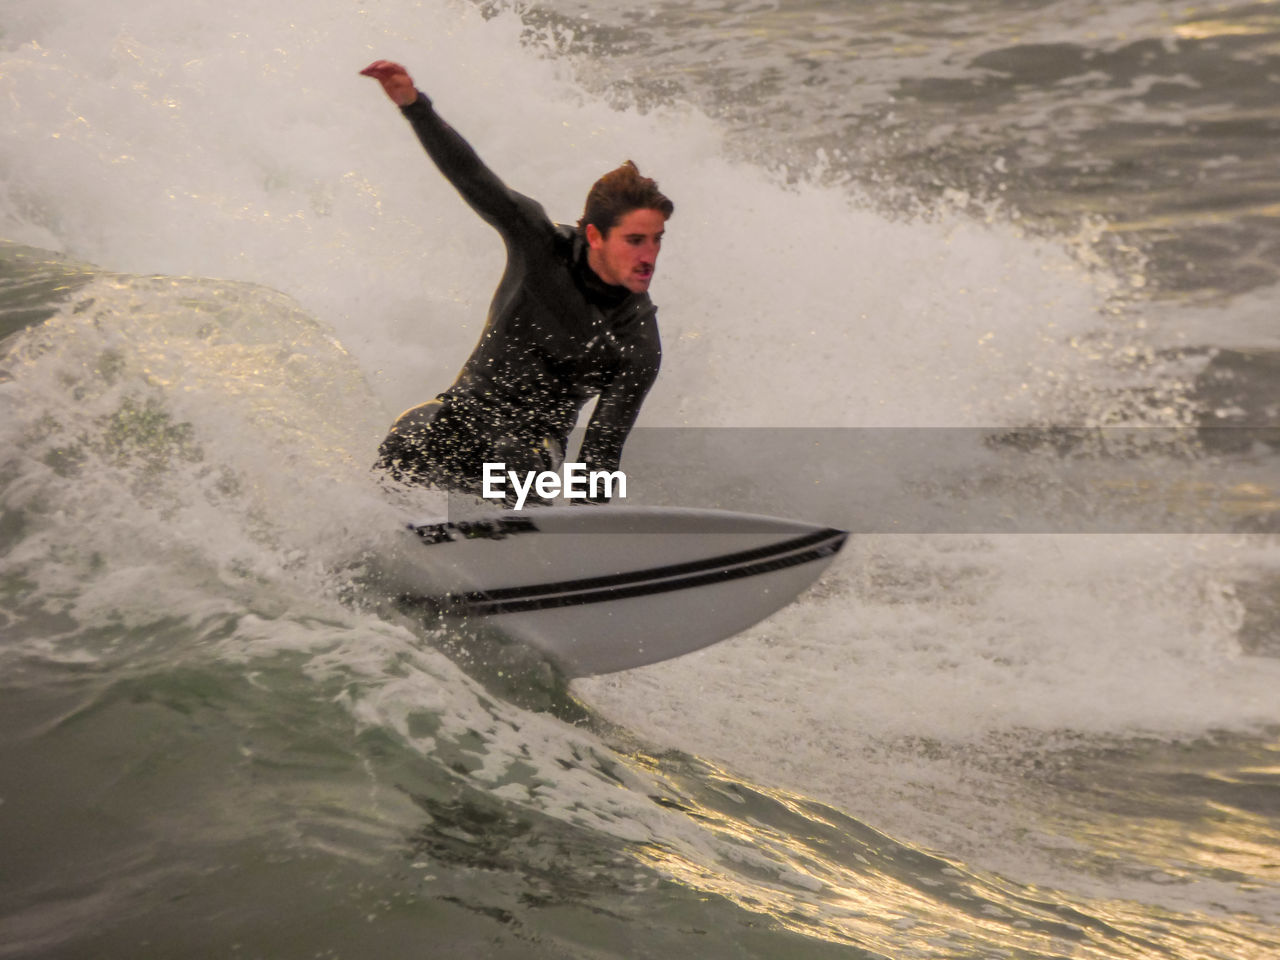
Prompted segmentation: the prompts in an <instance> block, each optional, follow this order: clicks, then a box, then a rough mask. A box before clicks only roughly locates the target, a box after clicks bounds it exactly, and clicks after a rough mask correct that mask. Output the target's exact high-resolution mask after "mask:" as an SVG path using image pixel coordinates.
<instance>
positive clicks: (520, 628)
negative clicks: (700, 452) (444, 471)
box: [384, 506, 848, 677]
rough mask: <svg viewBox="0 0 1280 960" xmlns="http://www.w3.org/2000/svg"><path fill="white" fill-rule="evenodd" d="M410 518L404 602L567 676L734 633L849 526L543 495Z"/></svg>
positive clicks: (763, 612)
mask: <svg viewBox="0 0 1280 960" xmlns="http://www.w3.org/2000/svg"><path fill="white" fill-rule="evenodd" d="M409 532H410V533H411V535H412V537H413V538H414V541H415V542H414V543H412V544H411V545H409V546H406V548H405V549H404V550H403V551H402V556H401V557H400V562H399V563H398V564H397V569H396V571H395V573H394V579H395V587H394V589H395V593H396V599H397V603H398V605H399V606H400V607H401V609H405V610H409V611H414V612H417V613H419V614H422V615H425V616H427V617H433V618H438V619H442V620H452V619H457V620H470V621H484V622H485V624H486V625H490V626H493V627H494V628H496V629H497V630H499V631H500V632H501V633H502V634H504V635H506V636H508V637H512V638H515V639H516V640H519V641H522V642H524V643H527V644H529V645H531V646H533V647H535V648H536V649H537V650H539V651H541V652H542V653H543V654H544V655H545V656H546V657H547V658H548V659H550V660H551V661H552V662H553V663H555V664H556V666H557V667H558V668H559V669H560V670H561V671H562V672H563V673H564V674H565V675H566V676H567V677H581V676H591V675H594V674H602V673H613V672H615V671H619V670H629V669H632V668H634V667H640V666H645V665H647V664H651V663H657V662H659V661H662V660H669V659H671V658H673V657H679V656H682V655H684V654H686V653H691V652H692V651H694V650H699V649H701V648H703V647H706V646H708V645H710V644H713V643H716V642H718V641H720V640H724V639H726V638H728V637H731V636H733V635H734V634H736V633H740V632H741V631H743V630H745V629H746V628H748V627H750V626H752V625H754V624H756V623H758V622H759V621H761V620H763V619H764V618H766V617H768V616H769V615H770V614H772V613H774V612H775V611H777V610H778V609H780V608H781V607H783V606H785V605H787V604H788V603H790V602H791V601H792V600H794V599H795V598H796V597H797V596H798V595H799V594H800V593H801V592H802V591H804V590H805V589H806V588H808V587H809V586H810V585H811V584H812V583H813V582H814V581H815V580H817V579H818V577H819V575H820V574H821V573H822V571H823V570H824V569H826V567H827V565H828V564H830V562H831V561H832V559H833V558H834V557H835V556H836V554H837V553H838V552H839V550H840V548H841V547H842V546H843V545H844V542H845V538H846V537H847V535H848V534H847V533H846V532H845V531H843V530H837V529H834V528H831V527H822V526H817V525H814V524H809V523H803V522H799V521H794V520H783V519H779V518H776V517H765V516H756V515H753V514H745V513H736V512H730V511H722V510H698V509H688V508H675V507H628V506H544V507H536V508H532V509H527V510H523V511H504V512H501V513H496V514H494V515H491V516H485V517H482V518H477V519H472V520H454V521H450V520H427V521H423V522H415V523H412V524H409ZM388 585H389V584H387V583H385V582H384V586H388Z"/></svg>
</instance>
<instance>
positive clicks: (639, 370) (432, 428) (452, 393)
mask: <svg viewBox="0 0 1280 960" xmlns="http://www.w3.org/2000/svg"><path fill="white" fill-rule="evenodd" d="M361 73H362V74H363V75H365V76H369V77H373V78H374V79H376V80H377V81H378V82H379V83H381V84H382V88H383V90H384V91H385V92H386V94H387V96H388V97H390V98H391V100H392V101H393V102H394V103H395V104H396V105H397V106H399V107H400V109H401V111H402V112H403V113H404V116H405V118H406V119H407V120H408V121H409V123H410V124H411V125H412V126H413V129H414V132H415V133H417V135H418V139H419V140H420V141H421V142H422V145H423V147H425V148H426V151H427V154H428V155H429V156H430V157H431V159H432V160H433V161H434V162H435V164H436V166H437V167H438V168H439V169H440V172H441V173H443V174H444V175H445V177H446V178H447V179H448V180H449V182H450V183H451V184H453V186H454V187H455V188H456V189H457V190H458V192H459V193H460V194H462V196H463V198H464V199H465V200H466V201H467V203H468V204H470V206H471V208H472V209H473V210H475V212H476V213H477V214H479V215H480V217H481V218H482V219H483V220H484V221H485V222H486V223H488V224H489V225H490V226H492V227H493V228H494V229H496V230H497V231H498V233H499V234H500V235H501V236H502V239H503V242H504V243H505V244H506V248H507V263H506V268H505V270H504V272H503V274H502V279H501V281H500V282H499V283H498V288H497V290H496V292H495V293H494V297H493V302H492V303H491V305H490V307H489V316H488V321H487V323H486V324H485V327H484V330H483V332H482V333H481V335H480V341H479V343H478V344H477V345H476V347H475V350H474V351H473V352H472V354H471V357H470V358H469V359H468V360H467V362H466V364H465V365H464V366H463V368H462V371H461V372H460V373H459V374H458V377H457V379H456V380H455V381H454V383H453V385H452V386H451V387H449V389H447V390H446V391H444V393H441V394H440V395H439V396H437V397H436V398H435V399H434V400H431V401H428V402H427V403H423V404H421V405H419V406H416V407H413V408H412V409H410V410H408V411H406V412H405V413H403V414H401V415H400V417H399V418H397V419H396V421H395V423H393V424H392V426H391V431H390V433H388V434H387V437H386V439H385V440H383V442H382V446H381V447H380V448H379V451H378V453H379V457H378V461H377V464H376V466H377V467H378V468H381V469H382V470H385V471H386V472H387V473H388V474H389V475H390V476H391V477H393V478H395V479H396V480H400V481H404V482H409V483H422V484H429V485H432V486H437V487H442V488H444V489H448V490H457V491H463V492H468V493H473V494H477V493H479V491H480V487H481V477H482V473H483V468H484V464H485V463H486V462H503V463H505V464H506V465H507V468H508V469H513V470H519V471H539V472H541V471H546V470H556V469H558V468H559V467H560V464H561V462H562V461H563V459H564V455H565V446H566V443H567V442H568V436H569V432H570V431H571V430H572V429H573V427H574V425H575V424H576V423H577V420H578V414H579V413H580V411H581V410H582V408H583V406H585V404H586V403H587V401H588V400H589V399H591V398H592V397H593V396H595V397H598V399H597V401H596V406H595V410H594V411H593V412H592V415H591V418H590V421H589V422H588V424H587V428H586V432H585V435H584V437H583V441H582V445H581V449H580V451H579V455H578V460H579V461H581V462H582V463H584V464H585V465H586V468H587V470H589V471H595V470H601V471H610V472H611V471H615V470H617V469H618V465H619V461H620V460H621V457H622V447H623V444H624V442H625V441H626V439H627V435H628V434H629V433H630V431H631V427H632V425H633V424H634V423H635V420H636V417H637V415H638V414H639V412H640V405H641V404H642V403H643V401H644V398H645V395H646V394H647V393H648V391H649V388H650V386H652V384H653V382H654V379H655V378H656V377H657V375H658V366H659V362H660V359H661V346H660V344H659V340H658V325H657V308H656V307H655V306H654V305H653V302H652V301H651V300H650V299H649V294H648V289H649V284H650V282H651V281H652V279H653V272H654V266H655V263H656V261H657V258H658V251H659V249H660V247H661V244H662V235H663V232H664V230H665V226H666V221H667V219H668V218H669V217H670V216H671V213H672V211H673V210H674V205H673V204H672V202H671V201H670V200H669V199H667V197H665V196H664V195H663V194H662V193H661V192H659V190H658V187H657V184H656V183H655V182H654V181H653V180H651V179H649V178H647V177H643V176H641V175H640V171H639V170H638V169H637V168H636V166H635V164H634V163H632V162H631V161H629V160H628V161H627V162H626V163H624V164H623V165H622V166H620V167H618V168H617V169H616V170H613V171H610V172H609V173H606V174H605V175H604V176H603V177H601V178H600V179H599V180H597V181H596V183H595V184H594V185H593V186H592V188H591V190H590V192H589V193H588V195H587V201H586V205H585V209H584V211H583V214H582V218H581V219H580V220H579V221H578V224H577V226H576V227H571V226H563V225H558V224H555V223H552V221H551V220H549V219H548V218H547V215H546V213H545V212H544V210H543V208H542V206H541V205H540V204H538V203H537V202H535V201H534V200H531V199H530V198H528V197H526V196H523V195H522V194H519V193H516V192H515V191H514V190H511V189H509V188H508V187H507V186H506V185H505V184H504V183H503V182H502V181H501V180H500V179H498V177H497V176H495V175H494V174H493V172H492V171H490V170H489V168H488V167H486V166H485V165H484V163H483V162H482V161H481V160H480V158H479V157H478V156H477V155H476V153H475V151H474V150H473V149H472V148H471V146H470V145H469V144H468V143H467V142H466V141H465V140H464V139H463V138H462V137H461V136H460V135H459V134H458V133H457V132H455V131H454V129H453V128H452V127H450V126H449V125H448V124H447V123H445V122H444V120H442V119H441V118H440V117H439V116H438V115H437V114H436V112H435V110H434V108H433V107H432V104H431V100H430V99H428V98H427V96H426V95H424V94H422V93H420V92H419V91H418V90H417V89H416V87H415V86H414V84H413V81H412V79H411V78H410V77H409V74H408V72H407V71H406V70H405V68H404V67H402V66H401V65H399V64H397V63H392V62H390V61H387V60H378V61H376V62H374V63H372V64H370V65H369V66H368V67H366V68H365V69H364V70H362V71H361Z"/></svg>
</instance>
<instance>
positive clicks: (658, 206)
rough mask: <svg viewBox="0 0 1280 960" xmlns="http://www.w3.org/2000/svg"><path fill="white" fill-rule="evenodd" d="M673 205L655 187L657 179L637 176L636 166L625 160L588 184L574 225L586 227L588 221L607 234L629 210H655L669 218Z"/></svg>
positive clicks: (674, 206) (638, 172)
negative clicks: (589, 188)
mask: <svg viewBox="0 0 1280 960" xmlns="http://www.w3.org/2000/svg"><path fill="white" fill-rule="evenodd" d="M675 208H676V205H675V204H674V203H672V202H671V201H670V200H668V199H667V198H666V197H665V196H664V195H663V194H662V192H661V191H660V190H659V189H658V183H657V181H656V180H654V179H652V178H651V177H642V176H640V170H639V168H638V167H637V166H636V165H635V164H634V163H632V162H631V161H630V160H628V161H627V162H626V163H624V164H623V165H622V166H620V167H618V168H617V169H616V170H610V171H609V172H608V173H606V174H605V175H604V176H603V177H601V178H600V179H599V180H597V181H596V182H595V183H594V184H592V186H591V192H590V193H588V194H587V204H586V207H585V209H583V211H582V219H581V220H579V221H578V229H579V230H586V229H587V224H589V223H590V224H594V225H595V228H596V229H597V230H599V231H600V232H601V233H602V234H604V235H605V236H608V235H609V231H610V230H612V229H613V228H614V227H616V226H617V225H618V221H619V220H621V219H622V218H623V217H625V216H626V215H627V214H628V213H630V212H631V211H632V210H657V211H658V212H659V213H661V214H662V215H663V217H668V218H669V217H670V216H671V214H672V212H673V211H674V210H675Z"/></svg>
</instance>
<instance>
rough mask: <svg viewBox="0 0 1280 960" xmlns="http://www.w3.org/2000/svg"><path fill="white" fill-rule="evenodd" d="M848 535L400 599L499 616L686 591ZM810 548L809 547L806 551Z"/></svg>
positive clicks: (763, 568)
mask: <svg viewBox="0 0 1280 960" xmlns="http://www.w3.org/2000/svg"><path fill="white" fill-rule="evenodd" d="M847 536H848V534H847V533H846V532H845V531H843V530H835V529H830V528H828V529H825V530H819V531H816V532H814V533H811V534H806V535H804V536H802V537H796V538H793V539H791V540H787V541H783V542H782V543H777V544H771V545H769V546H767V547H757V548H755V549H753V550H743V551H740V552H739V553H733V554H726V555H724V556H719V557H710V558H708V559H706V560H695V561H690V562H688V563H681V564H670V565H667V566H664V567H652V568H650V569H647V570H636V571H631V572H628V573H621V574H613V575H611V576H607V577H591V578H588V579H583V580H569V581H564V582H561V583H549V584H538V585H536V586H528V587H505V588H500V589H497V590H492V591H474V592H468V593H460V594H445V595H444V596H439V597H424V596H402V597H400V602H401V603H404V604H408V605H411V606H422V607H426V608H428V609H431V610H435V611H436V612H439V613H446V614H450V615H453V616H497V615H500V614H505V613H526V612H530V611H536V610H549V609H554V608H557V607H568V606H579V605H583V604H589V603H605V602H607V601H611V600H623V599H627V598H630V597H642V596H651V595H653V594H655V593H668V592H670V591H674V590H689V589H692V588H694V587H701V586H706V585H708V584H713V583H725V582H728V581H731V580H740V579H743V578H745V577H754V576H758V575H760V574H762V573H771V572H773V571H775V570H785V569H786V568H788V567H795V566H799V565H800V564H804V563H810V562H812V561H814V560H821V559H822V558H824V557H829V556H833V555H834V554H835V553H837V552H838V551H839V550H840V548H841V547H843V546H844V542H845V539H846V537H847ZM815 544H816V545H815ZM810 547H812V549H806V548H810Z"/></svg>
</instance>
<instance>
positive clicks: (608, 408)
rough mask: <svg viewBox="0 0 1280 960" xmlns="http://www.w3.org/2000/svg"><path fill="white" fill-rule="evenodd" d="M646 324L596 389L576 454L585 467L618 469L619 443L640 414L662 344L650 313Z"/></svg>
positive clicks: (653, 377) (620, 447) (656, 368)
mask: <svg viewBox="0 0 1280 960" xmlns="http://www.w3.org/2000/svg"><path fill="white" fill-rule="evenodd" d="M647 326H648V330H647V331H646V335H645V336H644V337H643V339H642V340H641V342H633V343H630V344H628V345H627V346H626V348H625V351H626V354H625V357H624V362H623V364H622V365H621V367H620V368H619V370H618V372H617V374H616V375H615V376H614V378H613V380H612V381H610V383H609V384H608V385H607V386H606V387H605V388H604V389H603V390H602V391H601V392H600V398H599V399H598V400H597V401H596V408H595V410H594V411H593V412H592V414H591V420H590V421H589V422H588V423H587V430H586V434H585V435H584V436H583V438H582V448H581V450H580V452H579V455H578V456H579V459H580V460H581V461H582V462H583V463H584V464H586V467H587V470H588V471H591V470H608V471H614V470H617V469H618V466H619V464H620V463H621V462H622V445H623V444H624V443H626V440H627V436H628V434H630V433H631V428H632V427H633V426H634V425H635V422H636V418H637V417H638V416H639V415H640V406H641V404H643V403H644V398H645V396H646V395H647V394H648V393H649V388H650V387H652V386H653V382H654V380H656V379H657V377H658V367H659V366H660V364H661V362H662V348H661V346H660V344H659V342H658V333H657V326H656V324H654V323H653V322H652V317H650V318H649V323H648V324H647Z"/></svg>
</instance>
